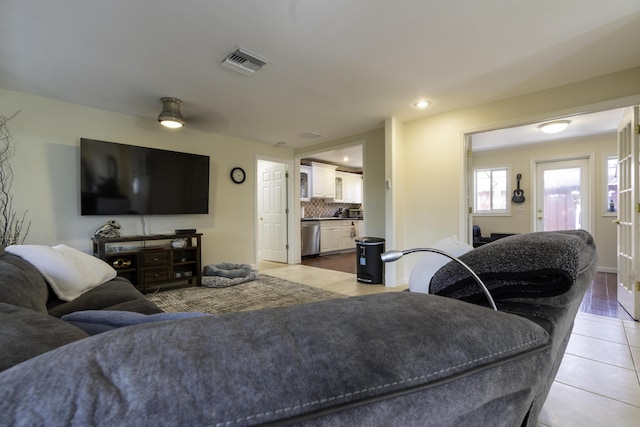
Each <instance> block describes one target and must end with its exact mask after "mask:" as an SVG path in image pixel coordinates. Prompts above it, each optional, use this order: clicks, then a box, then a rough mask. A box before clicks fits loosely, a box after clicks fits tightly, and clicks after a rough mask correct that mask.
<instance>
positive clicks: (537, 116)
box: [397, 67, 640, 283]
mask: <svg viewBox="0 0 640 427" xmlns="http://www.w3.org/2000/svg"><path fill="white" fill-rule="evenodd" d="M635 104H640V67H637V68H634V69H631V70H627V71H622V72H618V73H613V74H610V75H606V76H602V77H598V78H595V79H591V80H588V81H584V82H579V83H575V84H571V85H567V86H562V87H558V88H554V89H549V90H545V91H541V92H536V93H532V94H528V95H523V96H520V97H516V98H511V99H507V100H503V101H496V102H493V103H490V104H485V105H480V106H476V107H472V108H467V109H461V110H457V111H453V112H450V113H445V114H440V115H437V116H433V117H428V118H424V119H420V120H414V121H411V122H406V123H404V135H403V142H402V144H403V149H402V150H401V151H400V153H401V156H402V158H401V160H400V162H399V163H400V164H401V165H402V167H401V170H400V171H398V173H399V174H401V175H402V176H403V177H404V178H401V182H402V184H403V188H402V191H404V192H405V194H406V197H405V198H404V203H403V204H402V206H398V207H397V209H398V210H399V211H403V212H406V216H405V221H406V224H405V227H404V230H405V231H404V236H403V237H404V243H405V245H406V247H420V246H425V245H429V244H432V243H434V242H436V241H438V240H440V239H442V238H444V237H447V236H451V235H458V236H461V237H462V236H463V235H464V234H465V233H466V229H465V227H464V223H465V221H464V219H465V213H464V212H465V208H466V206H464V201H462V200H461V199H460V197H459V195H460V192H461V190H462V189H463V185H462V182H461V180H462V177H463V173H464V161H463V159H464V157H463V154H464V153H463V150H461V147H462V145H463V140H464V134H465V133H471V132H478V131H486V130H491V129H497V128H501V127H508V126H514V125H521V124H525V123H532V122H536V121H541V120H544V119H548V118H551V117H558V116H562V115H567V114H577V113H584V112H593V111H601V110H607V109H611V108H617V107H622V106H628V105H635ZM416 258H418V257H417V256H415V257H404V258H402V259H401V260H400V261H398V263H399V264H400V265H399V267H398V273H397V280H398V281H399V282H400V283H402V282H403V281H404V283H406V280H407V277H408V274H409V273H410V271H411V269H412V268H413V265H414V264H415V262H416Z"/></svg>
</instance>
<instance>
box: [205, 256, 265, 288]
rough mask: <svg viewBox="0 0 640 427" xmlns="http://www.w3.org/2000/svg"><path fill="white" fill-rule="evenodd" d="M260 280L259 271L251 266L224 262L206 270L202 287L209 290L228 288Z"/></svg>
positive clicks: (210, 266)
mask: <svg viewBox="0 0 640 427" xmlns="http://www.w3.org/2000/svg"><path fill="white" fill-rule="evenodd" d="M257 278H258V271H257V270H254V269H253V267H251V266H250V265H249V264H232V263H229V262H223V263H221V264H211V265H207V266H205V268H204V271H203V276H202V286H206V287H208V288H226V287H228V286H233V285H238V284H240V283H244V282H248V281H251V280H255V279H257Z"/></svg>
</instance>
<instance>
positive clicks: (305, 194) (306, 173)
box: [300, 165, 311, 202]
mask: <svg viewBox="0 0 640 427" xmlns="http://www.w3.org/2000/svg"><path fill="white" fill-rule="evenodd" d="M309 200H311V166H305V165H300V201H302V202H308V201H309Z"/></svg>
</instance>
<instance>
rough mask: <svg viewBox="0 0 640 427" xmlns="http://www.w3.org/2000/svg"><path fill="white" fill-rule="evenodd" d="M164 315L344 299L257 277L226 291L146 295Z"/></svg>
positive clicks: (190, 290) (182, 290)
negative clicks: (164, 312) (166, 313)
mask: <svg viewBox="0 0 640 427" xmlns="http://www.w3.org/2000/svg"><path fill="white" fill-rule="evenodd" d="M145 296H146V297H147V298H148V299H149V300H151V301H153V302H154V303H155V304H157V305H158V307H160V308H161V309H162V310H164V311H166V312H179V311H199V312H203V313H211V314H221V313H229V312H234V311H246V310H259V309H262V308H270V307H284V306H288V305H295V304H304V303H309V302H316V301H323V300H328V299H334V298H344V297H346V296H345V295H342V294H338V293H335V292H330V291H325V290H323V289H318V288H314V287H311V286H307V285H303V284H301V283H296V282H291V281H288V280H283V279H279V278H277V277H273V276H269V275H266V274H260V275H259V276H258V279H257V280H253V281H251V282H245V283H241V284H239V285H235V286H230V287H228V288H206V287H201V286H198V287H189V288H180V289H171V290H167V291H158V292H156V293H153V294H146V295H145Z"/></svg>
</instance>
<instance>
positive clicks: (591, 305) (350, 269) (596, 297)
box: [302, 251, 633, 320]
mask: <svg viewBox="0 0 640 427" xmlns="http://www.w3.org/2000/svg"><path fill="white" fill-rule="evenodd" d="M302 264H303V265H309V266H312V267H318V268H324V269H327V270H336V271H342V272H345V273H352V274H356V270H357V263H356V252H355V251H354V252H348V253H343V254H332V255H323V256H318V257H310V258H305V259H303V260H302ZM616 288H617V276H616V274H614V273H600V272H598V273H596V277H595V279H594V280H593V283H592V284H591V286H590V287H589V289H587V292H586V294H585V296H584V299H583V300H582V305H581V306H580V311H581V312H583V313H590V314H597V315H599V316H605V317H613V318H616V319H623V320H633V319H632V317H631V316H629V314H628V313H627V312H626V311H625V310H624V308H622V306H620V304H618V301H617V300H616V292H617V290H616Z"/></svg>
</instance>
